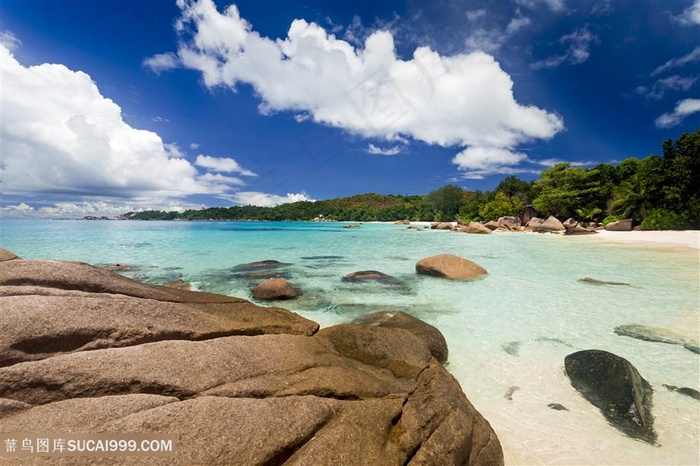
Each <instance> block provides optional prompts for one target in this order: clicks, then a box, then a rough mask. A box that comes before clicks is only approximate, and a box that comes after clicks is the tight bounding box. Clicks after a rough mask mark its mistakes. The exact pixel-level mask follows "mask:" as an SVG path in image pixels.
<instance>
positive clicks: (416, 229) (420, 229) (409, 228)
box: [406, 226, 424, 231]
mask: <svg viewBox="0 0 700 466" xmlns="http://www.w3.org/2000/svg"><path fill="white" fill-rule="evenodd" d="M406 229H407V230H415V231H423V230H424V229H423V228H422V227H416V226H410V227H408V228H406Z"/></svg>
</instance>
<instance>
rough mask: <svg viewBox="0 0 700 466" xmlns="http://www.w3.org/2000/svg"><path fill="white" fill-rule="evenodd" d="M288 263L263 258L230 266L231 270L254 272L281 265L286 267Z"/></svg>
mask: <svg viewBox="0 0 700 466" xmlns="http://www.w3.org/2000/svg"><path fill="white" fill-rule="evenodd" d="M288 265H290V264H287V263H284V262H279V261H276V260H264V261H257V262H250V263H247V264H240V265H237V266H235V267H233V268H231V271H233V272H255V271H259V270H270V269H279V268H281V267H286V266H288Z"/></svg>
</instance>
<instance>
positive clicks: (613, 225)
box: [605, 218, 632, 231]
mask: <svg viewBox="0 0 700 466" xmlns="http://www.w3.org/2000/svg"><path fill="white" fill-rule="evenodd" d="M605 229H606V230H607V231H632V219H631V218H626V219H624V220H618V221H617V222H610V223H608V224H607V225H605Z"/></svg>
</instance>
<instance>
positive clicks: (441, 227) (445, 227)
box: [430, 222, 454, 230]
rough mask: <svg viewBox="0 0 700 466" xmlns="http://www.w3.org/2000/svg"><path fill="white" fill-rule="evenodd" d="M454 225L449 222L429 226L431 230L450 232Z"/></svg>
mask: <svg viewBox="0 0 700 466" xmlns="http://www.w3.org/2000/svg"><path fill="white" fill-rule="evenodd" d="M453 228H454V225H452V224H451V223H450V222H435V223H431V224H430V229H431V230H452V229H453Z"/></svg>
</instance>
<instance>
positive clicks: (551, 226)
mask: <svg viewBox="0 0 700 466" xmlns="http://www.w3.org/2000/svg"><path fill="white" fill-rule="evenodd" d="M528 227H529V228H530V229H531V230H532V231H535V232H538V233H549V232H558V231H564V230H565V228H564V225H563V224H562V223H561V222H560V221H559V219H557V218H556V217H555V216H553V215H550V216H549V217H547V220H544V221H542V220H541V219H539V218H537V219H535V218H533V219H532V220H530V222H529V223H528Z"/></svg>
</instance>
